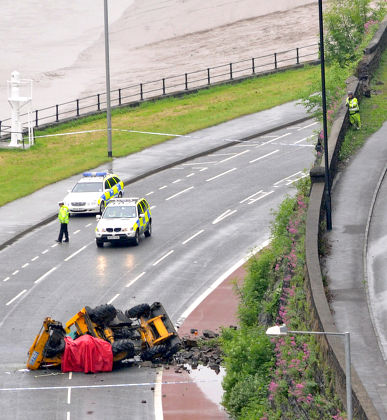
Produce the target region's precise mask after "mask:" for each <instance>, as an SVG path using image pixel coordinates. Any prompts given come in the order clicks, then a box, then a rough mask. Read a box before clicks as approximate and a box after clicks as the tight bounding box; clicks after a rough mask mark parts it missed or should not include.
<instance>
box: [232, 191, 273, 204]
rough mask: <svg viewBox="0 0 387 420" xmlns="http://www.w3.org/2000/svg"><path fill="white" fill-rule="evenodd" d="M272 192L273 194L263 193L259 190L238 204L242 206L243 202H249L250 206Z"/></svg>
mask: <svg viewBox="0 0 387 420" xmlns="http://www.w3.org/2000/svg"><path fill="white" fill-rule="evenodd" d="M273 192H274V191H273V190H271V191H267V192H266V191H263V190H259V191H258V192H256V193H254V194H251V195H249V196H248V197H247V198H245V199H244V200H242V201H240V202H239V204H243V203H244V202H245V201H250V203H248V204H252V203H254V202H255V201H258V200H260V199H261V198H263V197H266V196H267V195H269V194H271V193H273ZM257 196H259V197H257Z"/></svg>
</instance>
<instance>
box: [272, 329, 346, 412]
mask: <svg viewBox="0 0 387 420" xmlns="http://www.w3.org/2000/svg"><path fill="white" fill-rule="evenodd" d="M289 334H311V335H336V336H342V337H344V348H345V386H346V394H347V418H348V420H352V418H353V417H352V416H353V414H352V411H353V409H352V379H351V344H350V334H349V332H344V333H339V332H325V331H289V330H288V327H287V326H286V325H285V324H283V325H276V326H274V327H270V328H268V329H267V330H266V335H271V336H281V335H289Z"/></svg>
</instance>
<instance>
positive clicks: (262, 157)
mask: <svg viewBox="0 0 387 420" xmlns="http://www.w3.org/2000/svg"><path fill="white" fill-rule="evenodd" d="M277 152H279V149H277V150H274V151H273V152H270V153H267V154H266V155H263V156H260V157H259V158H256V159H253V160H250V161H249V163H254V162H256V161H257V160H261V159H264V158H265V157H268V156H270V155H274V153H277Z"/></svg>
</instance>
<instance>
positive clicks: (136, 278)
mask: <svg viewBox="0 0 387 420" xmlns="http://www.w3.org/2000/svg"><path fill="white" fill-rule="evenodd" d="M144 274H145V271H143V272H142V273H141V274H139V275H138V276H137V277H135V278H134V279H133V280H131V281H130V282H129V283H128V284H127V285H126V286H125V287H130V286H131V285H132V284H134V283H135V282H136V281H137V280H139V279H140V278H141V277H142V276H143V275H144Z"/></svg>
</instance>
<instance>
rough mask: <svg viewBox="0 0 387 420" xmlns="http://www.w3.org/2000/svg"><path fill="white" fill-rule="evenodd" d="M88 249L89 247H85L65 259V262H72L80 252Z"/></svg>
mask: <svg viewBox="0 0 387 420" xmlns="http://www.w3.org/2000/svg"><path fill="white" fill-rule="evenodd" d="M86 247H87V245H84V246H83V247H82V248H80V249H78V251H75V252H74V253H73V254H71V255H69V256H68V257H67V258H65V259H64V260H65V261H69V260H71V258H74V257H75V256H76V255H78V254H79V253H80V252H82V251H83V250H84V249H85V248H86Z"/></svg>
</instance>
